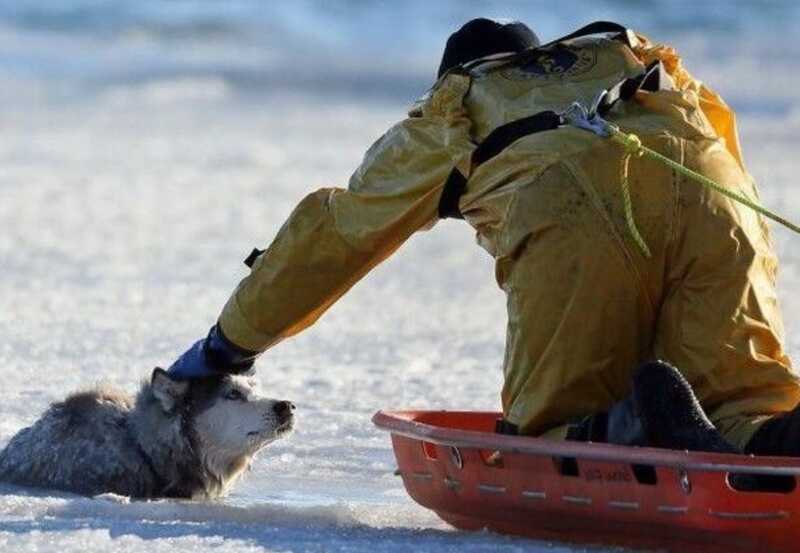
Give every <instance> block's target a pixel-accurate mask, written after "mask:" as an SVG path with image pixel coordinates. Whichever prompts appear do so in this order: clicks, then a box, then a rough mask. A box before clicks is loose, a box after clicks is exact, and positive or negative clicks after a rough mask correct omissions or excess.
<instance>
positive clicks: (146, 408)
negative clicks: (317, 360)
mask: <svg viewBox="0 0 800 553" xmlns="http://www.w3.org/2000/svg"><path fill="white" fill-rule="evenodd" d="M293 410H294V406H293V405H292V404H291V403H289V402H286V401H277V400H273V399H268V398H264V397H261V396H259V395H258V394H257V392H256V390H255V386H254V382H252V381H251V380H248V379H247V378H245V377H241V376H221V377H214V378H207V379H202V380H192V381H183V382H181V381H176V380H172V379H171V378H170V376H169V374H168V373H166V372H165V371H163V370H162V369H155V370H154V371H153V374H152V377H151V380H150V382H147V383H144V384H143V385H142V387H141V389H140V390H139V393H138V395H137V396H136V397H135V398H133V397H131V396H128V395H126V394H124V393H122V392H120V391H118V390H113V389H106V388H98V389H95V390H92V391H87V392H81V393H76V394H73V395H71V396H69V397H68V398H67V399H66V400H65V401H63V402H60V403H54V404H53V405H51V406H50V408H49V409H48V410H47V411H46V412H45V413H44V415H42V417H41V418H40V419H39V420H37V421H36V423H34V424H33V426H30V427H28V428H24V429H23V430H20V431H19V432H18V433H17V434H16V435H15V436H14V437H13V438H12V439H11V441H10V442H9V443H8V445H7V446H6V448H5V449H4V450H3V451H2V452H0V481H5V482H11V483H15V484H21V485H27V486H35V487H40V488H53V489H59V490H64V491H69V492H74V493H79V494H82V495H90V496H91V495H97V494H101V493H115V494H119V495H126V496H131V497H139V498H155V497H180V498H212V497H217V496H220V495H223V494H225V493H226V491H227V490H228V489H229V487H230V486H231V485H232V484H233V483H234V482H235V481H236V480H237V478H238V477H239V476H240V475H241V474H242V472H243V471H244V470H245V469H247V468H248V467H249V465H250V462H251V461H252V459H253V456H254V455H255V454H256V453H257V452H258V451H259V450H260V449H262V448H263V447H264V446H266V445H267V444H269V443H270V442H272V441H274V440H275V439H277V438H279V437H281V436H283V435H285V434H286V433H288V432H289V431H290V430H291V429H292V426H293V424H294V415H293V413H292V411H293Z"/></svg>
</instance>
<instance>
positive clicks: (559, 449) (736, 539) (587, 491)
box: [372, 411, 800, 553]
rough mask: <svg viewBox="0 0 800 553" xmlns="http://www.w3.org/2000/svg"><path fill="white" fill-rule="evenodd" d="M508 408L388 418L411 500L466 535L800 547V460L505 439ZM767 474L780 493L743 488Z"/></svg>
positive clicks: (666, 545) (380, 418) (782, 552)
mask: <svg viewBox="0 0 800 553" xmlns="http://www.w3.org/2000/svg"><path fill="white" fill-rule="evenodd" d="M499 416H500V415H499V414H498V413H478V412H447V411H408V412H394V413H389V412H387V413H385V412H382V411H381V412H378V413H377V414H376V415H375V416H374V417H373V419H372V420H373V422H374V423H375V424H376V425H377V426H378V427H379V428H382V429H384V430H388V431H389V432H391V435H392V444H393V446H394V452H395V456H396V457H397V463H398V466H399V469H398V471H399V474H400V475H401V476H402V478H403V483H404V484H405V487H406V490H407V491H408V493H409V495H411V497H412V498H413V499H414V500H415V501H416V502H417V503H419V504H420V505H423V506H424V507H427V508H429V509H433V510H434V511H435V512H436V514H438V515H439V517H441V518H442V519H443V520H445V521H446V522H448V523H450V524H451V525H453V526H455V527H456V528H461V529H465V530H477V529H480V528H489V529H491V530H494V531H497V532H502V533H509V534H517V535H523V536H528V537H534V538H539V539H552V540H559V541H567V542H577V543H594V544H612V545H623V546H628V547H635V548H640V549H658V550H662V551H663V550H665V549H666V550H668V551H674V552H678V553H684V552H689V551H696V552H704V553H712V552H719V553H723V552H724V553H731V552H742V553H743V552H748V553H750V552H758V553H796V552H798V551H800V520H799V519H800V490H797V489H795V488H796V478H797V476H798V475H800V458H787V457H747V456H739V455H720V454H710V453H690V452H684V451H672V450H663V449H651V448H635V447H620V446H611V445H607V444H592V443H590V444H585V443H577V442H565V441H554V440H545V439H540V438H529V437H518V436H504V435H499V434H495V433H494V425H495V421H496V420H497V418H498V417H499ZM731 474H755V475H764V476H760V477H759V480H758V481H759V482H763V483H766V482H769V489H771V490H772V491H763V490H760V491H747V492H745V491H737V490H736V489H734V487H733V486H735V485H736V482H737V480H736V479H733V480H731V479H730V478H729V476H730V475H731Z"/></svg>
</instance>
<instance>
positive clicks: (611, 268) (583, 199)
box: [497, 166, 654, 437]
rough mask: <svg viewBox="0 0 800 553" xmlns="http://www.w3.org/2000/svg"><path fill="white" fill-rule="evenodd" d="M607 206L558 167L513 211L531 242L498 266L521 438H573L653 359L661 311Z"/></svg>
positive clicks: (508, 380)
mask: <svg viewBox="0 0 800 553" xmlns="http://www.w3.org/2000/svg"><path fill="white" fill-rule="evenodd" d="M601 209H602V208H598V207H597V206H595V205H594V204H593V203H592V201H591V200H590V199H589V198H588V197H587V196H586V193H585V192H584V190H583V188H582V187H581V186H580V185H579V184H577V183H576V182H575V181H574V180H573V178H572V176H571V175H570V173H568V172H567V171H565V170H564V169H563V168H561V167H557V166H555V167H553V168H551V169H550V170H548V171H547V172H545V174H543V175H541V176H540V177H539V178H538V180H537V181H536V182H535V183H534V184H531V185H530V186H529V187H528V188H527V189H525V190H522V191H520V192H519V195H518V196H517V198H516V199H515V202H514V203H513V205H512V206H511V208H510V213H509V220H508V225H509V227H510V231H509V232H512V231H515V230H517V229H522V230H524V231H525V233H526V236H524V237H523V238H521V239H520V241H519V243H518V244H516V247H515V248H514V249H513V250H512V251H511V252H510V253H509V255H507V256H504V257H501V258H500V259H498V263H497V278H498V282H499V283H500V285H501V286H502V288H503V290H504V291H505V292H506V294H507V304H508V332H507V341H506V357H505V363H504V375H505V383H504V388H503V395H502V399H503V407H504V415H505V417H506V419H507V420H508V422H510V423H513V424H514V425H517V426H518V427H519V432H520V434H526V435H542V434H545V435H546V436H547V437H563V436H564V435H563V434H560V435H558V433H557V432H558V431H560V430H561V429H562V428H563V425H565V424H566V423H577V422H578V421H580V420H581V419H582V418H584V417H586V416H588V415H592V414H595V413H600V412H603V411H606V410H608V408H609V407H610V406H611V405H612V404H613V403H614V402H615V401H618V400H620V399H623V398H624V397H625V396H626V395H628V393H629V392H630V383H631V376H632V373H633V370H634V369H635V367H636V366H637V365H638V364H639V363H640V361H641V360H642V359H643V358H646V357H647V356H648V350H649V345H650V343H651V342H652V338H653V335H652V332H653V326H654V325H653V317H654V315H653V313H652V310H651V309H650V307H649V303H648V301H647V300H646V299H645V298H644V297H643V292H642V286H641V285H640V283H639V282H638V281H637V275H636V273H635V271H634V270H633V269H632V268H631V266H630V263H629V260H628V258H627V257H626V255H625V253H624V252H623V251H622V249H621V248H620V245H619V242H618V240H617V236H616V235H615V234H614V232H613V231H610V230H609V224H608V222H607V220H606V219H605V213H604V212H602V211H601ZM554 430H555V432H551V431H554Z"/></svg>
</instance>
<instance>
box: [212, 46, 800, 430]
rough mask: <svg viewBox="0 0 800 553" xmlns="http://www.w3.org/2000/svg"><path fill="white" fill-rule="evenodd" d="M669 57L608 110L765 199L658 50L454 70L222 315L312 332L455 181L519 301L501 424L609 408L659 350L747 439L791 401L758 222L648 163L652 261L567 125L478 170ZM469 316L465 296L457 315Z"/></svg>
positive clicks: (639, 197)
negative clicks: (490, 141)
mask: <svg viewBox="0 0 800 553" xmlns="http://www.w3.org/2000/svg"><path fill="white" fill-rule="evenodd" d="M655 60H660V61H661V62H662V63H663V65H664V68H665V69H666V71H667V73H669V76H670V77H671V79H672V81H673V83H674V87H673V88H672V90H663V91H658V92H650V93H648V92H642V91H640V92H637V94H636V97H635V99H634V100H632V101H629V102H621V103H618V104H616V105H615V106H614V107H613V108H612V110H611V111H610V112H609V113H608V115H607V118H608V119H609V120H610V121H611V122H613V123H615V124H617V125H619V126H620V127H621V128H622V129H623V130H626V131H629V132H635V133H637V134H638V135H639V136H640V137H641V138H642V140H643V142H644V144H645V145H647V146H649V147H651V148H654V149H656V150H658V151H660V152H662V153H663V154H665V155H667V156H669V157H671V158H672V159H675V160H677V161H680V162H682V163H684V164H685V165H687V166H688V167H690V168H692V169H695V170H697V171H699V172H701V173H703V174H706V175H708V176H711V177H713V178H715V179H717V180H718V181H719V182H721V183H724V184H725V186H728V187H730V188H731V189H734V190H737V191H739V192H743V193H745V194H746V195H749V196H753V197H756V196H757V190H756V187H755V183H754V182H753V180H752V179H751V177H750V176H749V175H748V174H747V173H746V171H745V169H744V167H743V164H742V158H741V154H740V151H739V143H738V138H737V136H736V125H735V120H734V115H733V113H732V111H731V110H730V109H729V108H728V107H727V105H726V104H725V103H724V102H723V101H722V99H721V98H720V97H719V96H718V95H716V94H715V93H714V92H713V91H711V90H710V89H709V88H708V87H706V86H704V85H702V84H701V83H700V82H698V81H696V80H695V79H693V78H692V77H691V76H690V75H689V74H688V73H687V72H686V71H685V70H684V69H683V68H682V67H681V64H680V58H679V57H678V56H677V54H676V53H675V52H674V50H673V49H672V48H670V47H667V46H661V45H653V44H651V43H650V42H649V41H648V40H647V39H646V38H644V37H638V38H633V44H625V43H623V42H621V41H617V40H611V39H609V38H596V37H595V38H586V37H584V38H579V39H574V40H571V41H568V42H565V43H562V44H560V45H556V46H552V47H549V48H545V49H544V50H542V51H541V52H539V53H538V54H537V55H536V56H533V57H531V56H528V57H527V59H523V60H522V61H520V59H519V57H517V58H513V60H511V61H509V59H508V58H507V57H502V56H500V57H498V58H497V59H489V60H483V62H482V63H479V64H475V65H474V66H473V67H472V68H471V69H466V70H462V71H455V72H451V73H449V74H447V75H445V76H444V77H443V78H442V79H440V81H439V82H438V83H436V85H435V86H434V88H433V89H432V90H431V92H430V93H429V94H428V95H427V97H426V98H424V99H423V100H422V101H421V102H420V103H419V104H418V105H417V106H415V107H414V108H413V109H412V111H411V112H410V116H409V117H408V118H407V119H405V120H404V121H402V122H400V123H398V124H397V125H395V126H394V127H392V128H391V129H390V130H389V131H388V132H387V133H386V134H385V135H384V136H383V137H381V138H380V139H379V140H378V141H377V142H376V143H375V144H374V145H373V146H372V147H371V148H370V149H369V150H368V151H367V153H366V155H365V158H364V161H363V163H362V164H361V166H360V167H359V168H358V169H357V170H356V172H355V173H354V175H353V176H352V178H351V179H350V182H349V186H348V188H347V189H346V190H345V189H339V188H331V189H322V190H318V191H316V192H314V193H312V194H310V195H309V196H307V197H306V198H305V199H304V200H303V201H301V202H300V204H299V205H298V206H297V207H296V208H295V210H294V212H293V213H292V214H291V216H290V217H289V219H288V220H287V221H286V222H285V223H284V225H283V227H282V228H281V230H280V232H279V233H278V235H277V237H276V238H275V240H274V241H273V242H272V244H270V245H269V247H268V248H267V250H266V252H265V253H264V254H263V255H261V256H259V257H258V258H257V259H256V261H255V263H254V265H253V267H252V272H251V273H250V275H249V276H247V277H246V278H245V279H244V280H243V281H242V282H241V283H240V284H239V286H238V288H237V289H236V291H235V292H234V294H233V295H232V296H231V298H230V300H229V301H228V302H227V304H226V305H225V308H224V310H223V312H222V314H221V316H220V319H219V324H220V327H221V329H222V331H223V333H224V334H225V336H226V337H228V338H229V339H230V340H231V341H232V342H233V343H235V344H236V345H238V346H240V347H242V348H245V349H249V350H252V351H263V350H265V349H266V348H268V347H270V346H272V345H274V344H276V343H277V342H279V341H281V340H283V339H284V338H287V337H289V336H292V335H293V334H296V333H297V332H300V331H301V330H303V329H304V328H306V327H307V326H309V325H311V324H312V323H313V322H314V321H316V320H317V318H319V317H320V316H321V315H322V313H324V312H325V310H326V309H328V307H330V306H331V305H332V304H333V303H334V302H335V301H336V300H337V299H338V298H339V297H340V296H341V295H342V294H344V293H345V292H346V291H347V290H348V289H349V288H350V287H351V286H353V285H354V284H355V283H356V282H357V281H358V280H359V279H360V278H361V277H362V276H364V275H365V274H366V273H367V272H368V271H369V270H370V269H371V268H372V267H374V266H375V265H377V264H378V263H380V262H381V261H382V260H384V259H385V258H386V257H388V256H389V255H391V254H392V253H393V252H394V251H395V250H396V249H397V248H398V247H399V246H400V245H401V244H402V243H403V242H404V241H405V240H406V239H408V238H409V237H410V236H411V235H412V234H413V233H414V232H416V231H417V230H419V229H421V228H423V227H427V226H430V225H432V224H433V223H435V222H436V221H437V220H438V217H439V214H438V209H439V203H440V197H441V195H442V190H443V187H444V185H445V181H446V180H447V177H448V175H449V174H450V172H451V170H452V169H453V168H454V167H455V168H457V169H458V170H459V171H460V172H461V173H462V174H463V175H464V176H465V177H467V181H466V190H465V192H464V194H463V195H462V196H461V197H460V200H459V203H458V205H459V208H460V210H461V212H462V213H463V215H464V218H465V219H466V221H467V222H468V223H469V224H470V225H471V226H472V227H473V228H474V229H475V231H476V233H477V240H478V243H479V244H480V245H481V246H482V247H483V248H484V249H485V250H486V251H488V252H489V253H490V254H491V255H492V256H493V257H494V258H495V260H496V275H497V281H498V283H499V285H500V286H501V287H502V288H503V289H504V290H505V292H506V294H507V296H508V315H509V320H508V342H507V350H506V357H505V361H504V374H505V384H504V388H503V392H502V402H503V410H504V413H505V416H506V417H507V418H508V419H509V420H510V421H511V422H513V423H516V424H517V425H519V426H520V428H521V430H522V431H523V432H526V433H529V434H543V433H547V434H549V435H554V436H555V435H560V434H562V433H563V428H564V427H563V425H564V424H565V423H568V422H570V421H574V420H577V419H579V418H581V417H583V416H586V415H588V414H592V413H595V412H598V411H602V410H605V409H606V408H607V407H608V406H609V405H610V404H611V403H612V402H614V401H616V400H618V399H621V398H622V397H624V396H625V395H626V394H627V393H628V391H629V389H630V382H629V381H630V376H631V373H632V371H633V370H634V368H635V367H636V366H637V365H638V364H639V363H641V362H642V361H644V360H647V359H650V358H654V357H655V358H661V359H665V360H667V361H669V362H671V363H673V364H674V365H675V366H677V367H678V368H679V369H680V370H681V372H682V373H683V374H684V375H685V376H686V377H687V379H688V380H689V382H690V383H691V384H692V385H693V386H694V388H695V391H696V392H697V394H698V397H699V399H700V401H701V403H702V404H703V405H704V407H705V408H706V410H707V412H708V413H709V416H710V417H711V419H712V421H714V422H715V423H716V424H717V425H718V426H719V427H720V429H721V430H722V431H723V432H724V433H725V434H726V435H727V436H728V438H729V439H731V440H732V441H734V442H735V443H737V444H739V445H744V444H745V443H746V442H747V440H748V439H749V438H750V436H751V435H752V433H753V432H754V431H755V429H756V428H757V426H758V423H759V422H761V421H762V420H764V416H769V415H771V414H774V413H776V412H780V411H786V410H789V409H791V408H793V407H794V406H795V404H797V403H798V401H800V385H799V384H798V379H797V377H796V376H795V375H794V373H793V372H792V369H791V364H790V361H789V359H788V358H787V357H786V355H785V353H784V351H783V335H782V333H783V330H782V322H781V315H780V311H779V308H778V303H777V299H776V295H775V271H776V267H777V260H776V258H775V255H774V252H773V249H772V245H771V242H770V238H769V232H768V229H767V227H766V225H765V222H764V220H763V219H762V218H761V217H760V216H758V215H756V214H755V213H753V212H751V211H750V210H748V209H747V208H742V207H740V206H739V205H738V204H734V203H732V202H730V201H729V200H727V199H725V198H724V197H722V196H721V195H719V194H718V193H715V192H711V191H707V190H705V189H702V188H700V187H698V186H697V185H696V184H694V183H692V182H684V181H683V179H682V178H679V177H677V176H676V175H674V174H673V173H672V172H671V171H669V170H668V169H665V168H664V167H662V166H659V165H657V164H655V163H653V162H649V161H644V160H634V161H632V162H631V175H630V179H631V180H630V182H631V185H632V196H633V208H634V212H635V213H636V217H637V222H638V225H639V227H640V230H641V232H642V235H643V236H644V238H645V240H646V241H647V243H648V244H649V246H650V249H651V250H652V253H653V255H652V257H651V258H645V257H644V256H643V255H642V254H641V252H640V251H639V249H638V248H637V247H636V245H635V243H634V242H633V240H632V239H631V237H630V235H629V233H628V232H627V230H626V228H627V227H626V224H625V219H624V215H623V208H622V202H621V197H620V188H619V183H620V159H621V155H622V152H621V150H620V148H619V146H617V145H615V144H613V143H611V142H610V141H608V140H605V139H603V138H600V137H598V136H595V135H593V134H592V133H589V132H586V131H584V130H580V129H576V128H572V127H562V128H559V129H556V130H551V131H546V132H541V133H537V134H532V135H529V136H526V137H524V138H521V139H519V140H516V141H515V142H513V143H512V144H511V145H510V146H509V147H507V148H505V149H504V150H503V151H502V152H500V153H499V154H498V155H496V156H495V157H493V158H491V159H490V160H488V161H487V162H486V163H483V164H481V165H479V166H477V167H473V166H472V163H471V155H472V153H473V151H474V150H475V148H476V147H477V145H478V144H480V143H481V142H482V141H483V140H484V139H485V138H486V137H487V136H488V135H489V133H491V131H493V130H494V129H496V128H497V127H499V126H501V125H503V124H505V123H508V122H511V121H515V120H518V119H520V118H523V117H526V116H530V115H533V114H536V113H538V112H541V111H544V110H553V111H556V112H561V111H563V110H565V109H566V108H567V107H569V106H570V104H572V102H574V101H578V102H581V103H582V104H584V105H588V104H590V103H591V102H592V101H593V100H594V99H595V97H596V96H597V93H598V91H600V90H603V89H607V88H609V87H612V86H613V85H615V84H617V83H618V82H619V81H620V80H622V79H625V78H628V77H634V76H636V75H639V74H641V73H642V72H643V71H644V69H645V67H646V66H647V65H648V64H650V63H651V62H653V61H655ZM464 309H465V310H468V309H469V306H468V305H465V306H464Z"/></svg>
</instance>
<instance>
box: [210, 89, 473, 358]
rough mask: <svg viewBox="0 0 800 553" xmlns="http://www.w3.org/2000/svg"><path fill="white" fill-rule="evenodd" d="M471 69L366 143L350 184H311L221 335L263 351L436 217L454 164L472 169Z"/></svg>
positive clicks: (239, 294)
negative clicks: (467, 103)
mask: <svg viewBox="0 0 800 553" xmlns="http://www.w3.org/2000/svg"><path fill="white" fill-rule="evenodd" d="M468 88H469V81H468V78H467V77H464V76H459V75H452V76H449V77H447V78H446V79H445V80H444V81H443V82H441V83H439V86H438V87H437V88H436V89H435V90H434V91H433V93H432V94H431V96H430V97H429V98H428V99H427V101H426V102H425V103H424V104H423V105H422V107H421V110H420V111H419V112H418V113H416V114H415V115H417V116H412V117H409V118H408V119H406V120H404V121H402V122H401V123H398V124H397V125H395V126H394V127H392V128H391V129H390V130H389V131H388V132H387V133H386V134H385V135H384V136H382V137H381V138H380V139H379V140H378V141H377V142H376V143H375V144H374V145H373V146H372V147H371V148H370V149H369V150H368V151H367V153H366V155H365V158H364V161H363V163H362V164H361V166H360V167H359V168H358V169H357V170H356V172H355V173H354V174H353V176H352V178H351V179H350V183H349V186H348V188H347V189H346V190H345V189H341V188H326V189H322V190H318V191H316V192H314V193H312V194H309V195H308V196H307V197H306V198H304V199H303V200H302V201H301V202H300V204H299V205H298V206H297V207H296V208H295V210H294V211H293V212H292V214H291V215H290V216H289V219H288V220H287V221H286V222H285V223H284V224H283V227H282V228H281V229H280V231H279V232H278V235H277V236H276V237H275V240H274V241H273V242H272V244H270V245H269V247H268V248H267V250H266V251H265V252H264V253H263V254H262V255H260V256H259V257H258V258H257V259H256V261H255V263H254V264H253V267H252V271H251V273H250V274H249V275H248V276H247V277H245V278H244V280H242V281H241V282H240V283H239V286H238V287H237V288H236V290H235V291H234V293H233V294H232V296H231V297H230V299H229V300H228V302H227V303H226V305H225V307H224V309H223V311H222V314H221V316H220V318H219V322H218V325H217V331H218V332H220V333H221V334H222V336H221V337H220V338H222V342H223V343H225V342H227V345H229V346H230V345H233V346H238V348H240V349H241V350H244V351H245V352H248V351H249V352H252V353H254V354H255V353H260V352H262V351H264V350H265V349H267V348H269V347H270V346H272V345H274V344H276V343H278V342H279V341H281V340H283V339H284V338H287V337H289V336H292V335H294V334H296V333H298V332H300V331H301V330H303V329H305V328H306V327H308V326H309V325H311V324H312V323H314V321H316V320H317V319H318V318H319V317H320V316H321V315H322V314H323V313H324V312H325V311H326V310H327V309H328V308H329V307H330V306H331V305H332V304H333V303H334V302H335V301H336V300H337V299H339V298H340V297H341V296H342V295H343V294H344V293H345V292H346V291H347V290H348V289H350V287H351V286H353V285H354V284H355V283H356V282H358V280H360V279H361V278H362V277H363V276H364V275H366V274H367V273H368V272H369V271H370V270H371V269H372V268H373V267H375V266H376V265H377V264H378V263H380V262H381V261H383V260H384V259H386V258H387V257H388V256H389V255H391V254H392V253H393V252H394V251H395V250H396V249H397V248H398V247H400V245H402V244H403V242H405V241H406V240H407V239H408V238H409V237H410V236H411V235H412V234H413V233H414V232H416V231H417V230H419V229H420V228H422V227H425V226H426V225H429V224H431V223H433V222H435V221H436V220H437V218H438V205H439V199H440V196H441V193H442V188H443V186H444V183H445V181H446V179H447V176H448V175H449V173H450V171H451V169H452V168H453V167H454V166H458V167H459V169H461V170H462V172H463V173H464V174H467V175H468V174H469V158H470V154H471V152H472V150H473V149H474V147H475V146H474V144H473V143H472V142H471V140H470V121H469V119H468V118H467V115H466V112H465V109H464V106H463V97H464V95H465V94H466V92H467V90H468Z"/></svg>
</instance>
